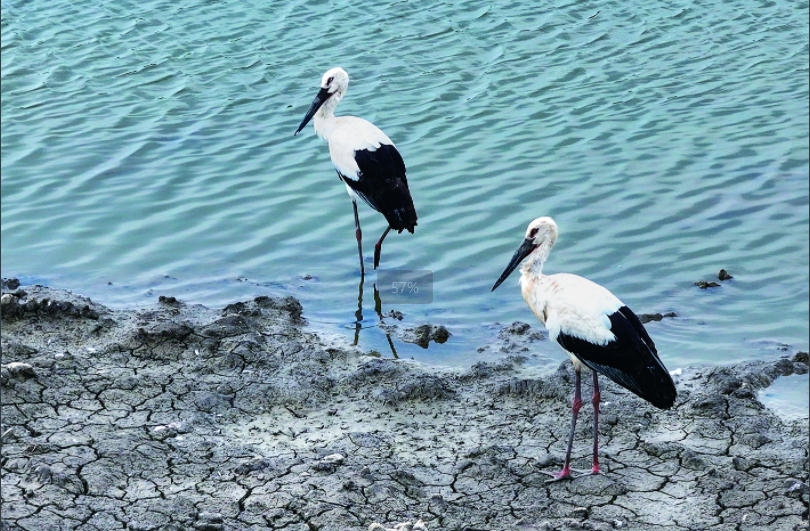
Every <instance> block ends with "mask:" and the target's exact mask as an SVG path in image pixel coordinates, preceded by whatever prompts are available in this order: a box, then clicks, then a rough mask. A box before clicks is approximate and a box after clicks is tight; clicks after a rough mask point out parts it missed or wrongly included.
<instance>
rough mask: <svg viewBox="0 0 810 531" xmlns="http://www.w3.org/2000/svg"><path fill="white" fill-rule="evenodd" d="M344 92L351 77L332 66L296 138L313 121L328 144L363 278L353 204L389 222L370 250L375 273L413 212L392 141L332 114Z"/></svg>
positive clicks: (371, 126) (357, 122) (412, 220)
mask: <svg viewBox="0 0 810 531" xmlns="http://www.w3.org/2000/svg"><path fill="white" fill-rule="evenodd" d="M348 87H349V74H347V73H346V71H345V70H343V69H342V68H340V67H336V68H332V69H331V70H329V71H328V72H326V73H325V74H324V75H323V79H322V80H321V90H320V91H319V92H318V94H317V96H315V100H314V101H313V102H312V105H311V106H310V108H309V110H308V111H307V114H306V116H304V119H303V120H302V121H301V125H299V126H298V129H297V130H296V131H295V134H296V135H297V134H298V133H300V132H301V130H302V129H303V128H304V127H305V126H306V125H307V124H308V123H309V121H310V120H311V119H312V117H313V116H314V117H315V132H316V133H317V134H318V136H320V137H321V138H323V139H324V140H326V142H327V143H328V144H329V155H330V156H331V157H332V164H334V165H335V170H337V174H338V178H339V179H340V180H341V181H343V182H344V183H345V184H346V189H347V190H348V192H349V196H350V197H351V198H352V206H353V208H354V227H355V235H356V237H357V252H358V253H359V254H360V273H361V274H363V275H364V274H365V268H364V267H363V243H362V237H363V233H362V231H361V230H360V218H359V217H358V216H357V199H358V198H360V199H362V200H363V201H365V202H366V203H367V204H368V206H370V207H371V208H373V209H374V210H376V211H377V212H380V213H381V214H382V215H383V216H385V219H386V220H387V221H388V228H386V229H385V232H383V234H382V236H381V237H380V239H379V241H377V244H376V245H375V246H374V269H377V266H378V265H379V263H380V251H381V249H382V242H383V240H384V239H385V237H386V236H388V232H389V231H390V230H391V229H394V230H395V231H397V232H400V233H401V232H402V231H403V230H405V229H407V230H408V231H409V232H410V233H413V229H414V227H416V209H415V208H414V206H413V199H411V192H410V191H409V190H408V180H407V178H406V177H405V163H404V162H403V161H402V156H400V154H399V152H398V151H397V148H395V147H394V143H393V142H391V139H390V138H388V137H387V136H386V135H385V133H383V132H382V131H380V130H379V129H378V128H377V127H376V126H375V125H374V124H372V123H371V122H368V121H366V120H363V119H362V118H356V117H354V116H335V115H334V111H335V107H337V104H338V103H339V102H340V100H341V98H343V95H344V94H346V89H347V88H348Z"/></svg>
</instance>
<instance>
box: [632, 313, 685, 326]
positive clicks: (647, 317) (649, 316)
mask: <svg viewBox="0 0 810 531" xmlns="http://www.w3.org/2000/svg"><path fill="white" fill-rule="evenodd" d="M664 317H678V314H677V313H675V312H667V313H642V314H641V315H639V316H638V320H639V321H641V324H646V323H649V322H650V321H661V320H663V319H664Z"/></svg>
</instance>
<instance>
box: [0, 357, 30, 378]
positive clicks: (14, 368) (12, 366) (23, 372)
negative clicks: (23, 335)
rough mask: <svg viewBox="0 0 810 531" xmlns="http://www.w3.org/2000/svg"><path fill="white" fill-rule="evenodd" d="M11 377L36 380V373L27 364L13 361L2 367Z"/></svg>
mask: <svg viewBox="0 0 810 531" xmlns="http://www.w3.org/2000/svg"><path fill="white" fill-rule="evenodd" d="M4 368H6V369H7V370H8V372H9V374H10V375H11V376H12V377H23V378H36V377H37V373H36V371H35V370H34V368H33V367H32V366H30V365H29V364H27V363H21V362H19V361H13V362H11V363H9V364H8V365H4Z"/></svg>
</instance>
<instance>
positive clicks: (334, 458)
mask: <svg viewBox="0 0 810 531" xmlns="http://www.w3.org/2000/svg"><path fill="white" fill-rule="evenodd" d="M344 459H345V457H343V456H342V455H341V454H332V455H327V456H326V457H324V458H323V461H324V462H325V463H333V464H335V465H339V464H341V463H342V462H343V460H344Z"/></svg>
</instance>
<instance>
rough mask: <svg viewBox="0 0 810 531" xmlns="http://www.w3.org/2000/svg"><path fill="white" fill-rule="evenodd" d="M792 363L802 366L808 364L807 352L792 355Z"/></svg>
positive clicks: (808, 355)
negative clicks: (801, 364)
mask: <svg viewBox="0 0 810 531" xmlns="http://www.w3.org/2000/svg"><path fill="white" fill-rule="evenodd" d="M792 361H795V362H799V363H804V364H807V363H810V354H808V353H807V352H797V353H796V354H794V355H793V359H792Z"/></svg>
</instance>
